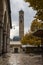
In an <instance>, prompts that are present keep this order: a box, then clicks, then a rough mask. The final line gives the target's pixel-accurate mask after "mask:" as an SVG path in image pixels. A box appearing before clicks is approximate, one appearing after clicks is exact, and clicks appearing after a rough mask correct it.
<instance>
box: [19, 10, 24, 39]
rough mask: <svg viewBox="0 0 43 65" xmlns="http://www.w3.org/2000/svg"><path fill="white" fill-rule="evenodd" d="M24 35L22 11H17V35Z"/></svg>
mask: <svg viewBox="0 0 43 65" xmlns="http://www.w3.org/2000/svg"><path fill="white" fill-rule="evenodd" d="M23 36H24V11H23V10H20V11H19V37H20V39H22V37H23Z"/></svg>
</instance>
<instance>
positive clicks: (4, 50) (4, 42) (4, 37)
mask: <svg viewBox="0 0 43 65" xmlns="http://www.w3.org/2000/svg"><path fill="white" fill-rule="evenodd" d="M6 38H7V33H6V31H3V50H2V53H6V46H7V44H6Z"/></svg>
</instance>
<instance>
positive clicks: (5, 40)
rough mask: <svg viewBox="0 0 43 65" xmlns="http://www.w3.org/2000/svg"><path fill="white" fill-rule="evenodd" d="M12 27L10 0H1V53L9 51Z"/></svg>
mask: <svg viewBox="0 0 43 65" xmlns="http://www.w3.org/2000/svg"><path fill="white" fill-rule="evenodd" d="M10 28H12V26H11V10H10V0H0V54H2V53H6V52H9V43H10Z"/></svg>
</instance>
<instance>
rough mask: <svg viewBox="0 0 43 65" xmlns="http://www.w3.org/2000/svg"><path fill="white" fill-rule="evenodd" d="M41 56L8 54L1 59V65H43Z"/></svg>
mask: <svg viewBox="0 0 43 65" xmlns="http://www.w3.org/2000/svg"><path fill="white" fill-rule="evenodd" d="M41 62H42V59H41V55H33V54H11V53H9V54H6V55H3V56H1V57H0V65H42V64H41Z"/></svg>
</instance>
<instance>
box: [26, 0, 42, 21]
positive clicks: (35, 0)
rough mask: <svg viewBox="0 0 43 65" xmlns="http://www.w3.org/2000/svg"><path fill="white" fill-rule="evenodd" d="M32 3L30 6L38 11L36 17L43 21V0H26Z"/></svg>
mask: <svg viewBox="0 0 43 65" xmlns="http://www.w3.org/2000/svg"><path fill="white" fill-rule="evenodd" d="M26 2H29V3H30V7H32V8H33V9H34V10H36V11H37V14H36V16H35V17H36V18H38V19H40V20H42V21H43V0H26Z"/></svg>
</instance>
